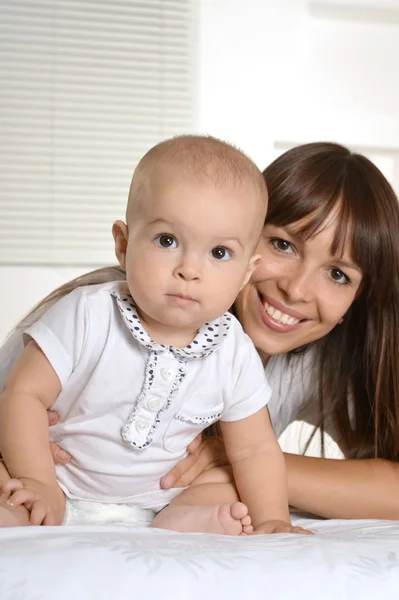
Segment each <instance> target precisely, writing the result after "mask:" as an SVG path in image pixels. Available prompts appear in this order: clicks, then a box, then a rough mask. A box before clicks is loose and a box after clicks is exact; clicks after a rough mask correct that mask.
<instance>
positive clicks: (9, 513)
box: [0, 496, 29, 527]
mask: <svg viewBox="0 0 399 600" xmlns="http://www.w3.org/2000/svg"><path fill="white" fill-rule="evenodd" d="M26 525H29V511H28V510H27V509H26V508H25V506H16V507H14V506H10V505H9V504H7V498H5V497H2V496H0V527H24V526H26Z"/></svg>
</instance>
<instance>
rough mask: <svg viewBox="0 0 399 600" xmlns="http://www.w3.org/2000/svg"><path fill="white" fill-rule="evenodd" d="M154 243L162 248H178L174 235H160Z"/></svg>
mask: <svg viewBox="0 0 399 600" xmlns="http://www.w3.org/2000/svg"><path fill="white" fill-rule="evenodd" d="M154 241H155V243H156V245H157V246H161V248H177V240H176V238H175V237H174V236H173V235H169V234H168V233H164V234H163V235H158V237H156V238H155V240H154Z"/></svg>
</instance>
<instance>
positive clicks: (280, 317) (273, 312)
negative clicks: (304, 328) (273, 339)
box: [264, 302, 300, 325]
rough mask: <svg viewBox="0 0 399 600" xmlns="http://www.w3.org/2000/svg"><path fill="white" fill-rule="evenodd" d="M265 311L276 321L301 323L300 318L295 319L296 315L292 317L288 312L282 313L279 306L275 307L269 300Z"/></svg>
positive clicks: (286, 323)
mask: <svg viewBox="0 0 399 600" xmlns="http://www.w3.org/2000/svg"><path fill="white" fill-rule="evenodd" d="M264 308H265V311H266V312H267V314H268V315H270V316H271V317H272V319H274V321H278V322H279V323H283V325H296V324H297V323H299V321H300V319H295V318H294V317H290V315H287V314H286V313H282V312H281V310H277V308H273V306H271V305H270V304H268V303H267V302H265V303H264Z"/></svg>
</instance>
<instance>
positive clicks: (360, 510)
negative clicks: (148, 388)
mask: <svg viewBox="0 0 399 600" xmlns="http://www.w3.org/2000/svg"><path fill="white" fill-rule="evenodd" d="M188 450H189V452H190V454H189V455H188V456H187V457H186V458H185V459H183V460H182V461H180V462H179V463H178V464H177V465H176V466H175V467H173V469H171V471H169V473H167V474H166V475H165V476H164V477H163V478H162V480H161V485H162V487H164V488H169V487H174V486H175V487H184V486H186V485H190V483H192V481H193V480H194V479H195V478H196V477H198V475H200V474H201V473H202V472H203V471H206V470H207V469H208V468H213V467H217V466H225V465H227V464H228V460H227V457H226V454H225V450H224V445H223V441H222V440H221V439H219V438H208V439H206V440H203V441H201V442H200V439H199V438H198V439H197V440H195V442H192V444H190V446H189V447H188ZM284 456H285V461H286V468H287V477H288V496H289V502H290V505H291V506H294V507H296V508H298V509H300V510H303V511H306V512H311V513H313V514H316V515H319V516H321V517H326V518H330V519H332V518H335V519H399V464H396V463H392V462H389V461H386V460H381V459H378V460H373V459H370V460H363V459H356V460H355V459H353V460H349V459H347V460H333V459H330V458H312V457H308V456H301V455H297V454H285V455H284Z"/></svg>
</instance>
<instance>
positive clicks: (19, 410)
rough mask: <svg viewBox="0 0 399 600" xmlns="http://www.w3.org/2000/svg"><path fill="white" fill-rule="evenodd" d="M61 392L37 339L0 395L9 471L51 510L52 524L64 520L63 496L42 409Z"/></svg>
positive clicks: (1, 427)
mask: <svg viewBox="0 0 399 600" xmlns="http://www.w3.org/2000/svg"><path fill="white" fill-rule="evenodd" d="M60 391H61V384H60V381H59V379H58V377H57V375H56V373H55V371H54V370H53V368H52V367H51V365H50V363H49V362H48V360H47V358H46V357H45V356H44V354H43V353H42V351H41V350H40V349H39V347H38V346H37V345H36V343H35V342H30V343H29V344H28V345H27V346H26V348H25V350H24V352H23V353H22V355H21V357H20V359H19V360H18V361H17V363H16V364H15V366H14V367H13V369H12V371H11V372H10V375H9V377H8V379H7V381H6V383H5V385H4V390H3V392H2V394H1V396H0V440H1V448H0V450H1V453H2V455H3V458H4V461H5V464H6V466H7V469H8V471H9V473H10V475H11V477H13V478H17V479H19V480H21V482H22V483H23V485H24V487H27V488H29V489H30V490H33V491H34V492H36V494H37V496H38V497H40V498H43V500H44V501H45V502H46V504H47V505H48V506H49V507H51V508H52V510H53V511H54V517H53V519H54V524H55V523H58V524H59V523H61V522H62V518H63V512H64V496H63V493H62V492H61V490H60V488H59V486H58V484H57V482H56V476H55V468H54V463H53V460H52V458H51V453H50V450H49V438H48V420H47V413H46V410H47V408H49V407H50V406H51V405H52V404H53V403H54V401H55V399H56V398H57V396H58V394H59V393H60ZM19 496H20V497H21V496H23V495H21V494H19Z"/></svg>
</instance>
